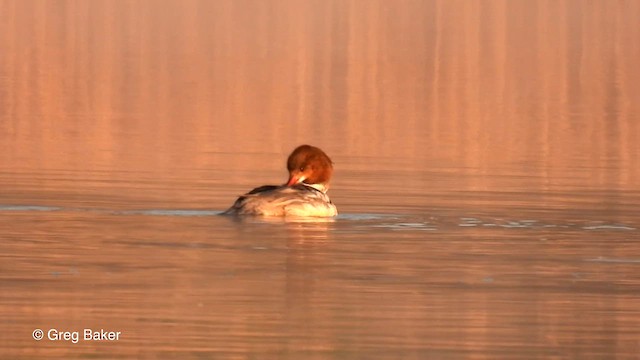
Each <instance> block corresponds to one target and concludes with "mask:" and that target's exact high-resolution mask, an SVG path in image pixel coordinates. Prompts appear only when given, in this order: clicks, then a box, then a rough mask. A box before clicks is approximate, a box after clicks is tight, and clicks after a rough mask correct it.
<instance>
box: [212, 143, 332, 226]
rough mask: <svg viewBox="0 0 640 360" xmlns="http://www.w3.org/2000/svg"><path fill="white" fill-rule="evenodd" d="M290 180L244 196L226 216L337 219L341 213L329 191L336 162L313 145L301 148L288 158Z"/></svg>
mask: <svg viewBox="0 0 640 360" xmlns="http://www.w3.org/2000/svg"><path fill="white" fill-rule="evenodd" d="M287 169H288V170H289V180H287V183H286V184H284V185H263V186H260V187H257V188H255V189H253V190H251V191H249V192H248V193H246V194H244V195H242V196H240V197H239V198H238V200H236V202H235V203H234V204H233V205H232V206H231V207H230V208H229V209H228V210H227V211H225V212H224V213H223V214H224V215H262V216H316V217H329V216H336V215H337V214H338V210H337V209H336V206H335V205H334V204H333V203H332V202H331V199H329V196H327V191H328V190H329V180H330V179H331V174H332V173H333V162H332V161H331V159H330V158H329V157H328V156H327V154H325V153H324V151H322V150H320V149H319V148H317V147H315V146H311V145H300V146H298V147H297V148H296V149H295V150H293V152H292V153H291V155H289V158H288V159H287Z"/></svg>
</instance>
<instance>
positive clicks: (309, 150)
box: [287, 145, 333, 191]
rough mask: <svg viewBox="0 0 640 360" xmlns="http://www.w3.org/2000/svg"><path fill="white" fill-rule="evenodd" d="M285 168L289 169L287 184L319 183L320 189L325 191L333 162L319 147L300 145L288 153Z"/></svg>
mask: <svg viewBox="0 0 640 360" xmlns="http://www.w3.org/2000/svg"><path fill="white" fill-rule="evenodd" d="M287 170H289V181H288V182H287V185H289V186H291V185H295V184H299V183H304V184H307V185H319V188H320V189H321V190H322V191H326V190H327V189H328V188H329V181H330V180H331V175H332V174H333V162H332V161H331V159H330V158H329V156H327V154H325V153H324V151H322V150H320V149H319V148H317V147H315V146H311V145H300V146H298V147H297V148H295V150H293V152H292V153H291V155H289V158H288V159H287Z"/></svg>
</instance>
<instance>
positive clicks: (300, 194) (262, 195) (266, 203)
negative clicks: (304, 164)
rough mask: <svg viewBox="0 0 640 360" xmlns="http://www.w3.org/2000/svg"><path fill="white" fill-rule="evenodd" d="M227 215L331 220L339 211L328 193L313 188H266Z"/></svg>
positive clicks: (242, 199) (240, 201)
mask: <svg viewBox="0 0 640 360" xmlns="http://www.w3.org/2000/svg"><path fill="white" fill-rule="evenodd" d="M225 214H228V215H262V216H313V217H331V216H336V215H337V214H338V210H337V209H336V206H335V205H334V204H333V203H332V202H331V199H329V196H328V195H327V194H325V193H323V192H322V191H320V190H318V189H316V188H314V187H312V186H308V185H305V184H296V185H293V186H287V185H264V186H260V187H258V188H255V189H253V190H251V191H249V192H248V193H246V194H245V195H242V196H240V197H239V198H238V200H236V202H235V203H234V204H233V205H232V206H231V207H230V208H229V209H228V210H227V211H225Z"/></svg>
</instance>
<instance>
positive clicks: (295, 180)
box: [287, 175, 305, 186]
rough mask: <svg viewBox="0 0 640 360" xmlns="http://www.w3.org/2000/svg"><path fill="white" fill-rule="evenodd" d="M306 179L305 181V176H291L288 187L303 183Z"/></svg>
mask: <svg viewBox="0 0 640 360" xmlns="http://www.w3.org/2000/svg"><path fill="white" fill-rule="evenodd" d="M304 179H305V177H304V176H296V175H291V177H290V178H289V181H287V186H293V185H295V184H299V183H301V182H303V181H304Z"/></svg>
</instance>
